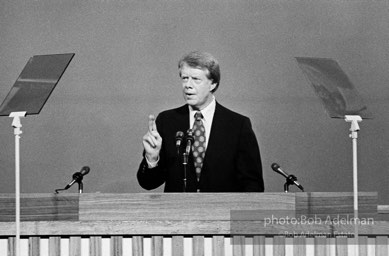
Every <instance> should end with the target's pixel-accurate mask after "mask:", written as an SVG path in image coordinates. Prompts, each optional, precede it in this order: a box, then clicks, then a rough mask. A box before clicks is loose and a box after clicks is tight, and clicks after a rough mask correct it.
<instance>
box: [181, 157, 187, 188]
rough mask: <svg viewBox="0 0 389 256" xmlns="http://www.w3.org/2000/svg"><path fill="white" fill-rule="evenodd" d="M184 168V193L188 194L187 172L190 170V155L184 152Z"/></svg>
mask: <svg viewBox="0 0 389 256" xmlns="http://www.w3.org/2000/svg"><path fill="white" fill-rule="evenodd" d="M182 166H183V168H184V178H183V182H184V183H183V184H184V188H183V191H184V192H186V172H187V168H188V153H186V152H184V153H183V154H182Z"/></svg>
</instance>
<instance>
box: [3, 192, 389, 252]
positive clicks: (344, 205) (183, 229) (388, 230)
mask: <svg viewBox="0 0 389 256" xmlns="http://www.w3.org/2000/svg"><path fill="white" fill-rule="evenodd" d="M377 207H378V209H383V210H381V211H377ZM385 209H387V207H385V206H377V193H374V192H361V193H360V194H359V212H358V214H359V215H358V216H359V220H358V232H359V238H358V239H359V243H358V248H359V255H389V254H388V235H389V225H388V223H389V222H388V221H386V220H385V219H387V217H386V216H387V214H385V211H386V210H385ZM14 211H15V198H14V195H13V194H0V256H3V255H4V256H6V255H7V256H13V255H14V246H15V238H14V237H15V222H14V219H15V216H14ZM353 214H354V213H353V196H352V193H346V192H345V193H320V192H314V193H139V194H101V193H94V194H22V196H21V221H22V222H21V255H28V256H35V255H41V256H44V255H48V256H87V255H88V256H89V255H90V256H125V255H132V256H140V255H141V256H143V255H145V256H146V255H153V256H154V255H174V256H176V255H177V256H183V255H192V256H197V255H205V256H206V255H212V256H216V255H223V256H224V255H351V253H352V252H351V248H352V247H353V245H354V244H355V243H354V241H355V240H354V238H353V232H354V227H355V226H354V222H353Z"/></svg>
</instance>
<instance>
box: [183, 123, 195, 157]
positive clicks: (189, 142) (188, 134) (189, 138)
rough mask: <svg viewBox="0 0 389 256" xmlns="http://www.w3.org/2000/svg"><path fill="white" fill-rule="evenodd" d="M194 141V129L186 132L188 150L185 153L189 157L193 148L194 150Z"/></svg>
mask: <svg viewBox="0 0 389 256" xmlns="http://www.w3.org/2000/svg"><path fill="white" fill-rule="evenodd" d="M193 141H194V138H193V131H192V129H189V130H188V131H187V132H186V149H185V153H186V154H187V155H189V153H190V150H191V148H192V144H193Z"/></svg>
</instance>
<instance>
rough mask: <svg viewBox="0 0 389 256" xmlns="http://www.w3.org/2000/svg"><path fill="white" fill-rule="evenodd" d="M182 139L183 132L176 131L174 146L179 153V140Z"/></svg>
mask: <svg viewBox="0 0 389 256" xmlns="http://www.w3.org/2000/svg"><path fill="white" fill-rule="evenodd" d="M183 139H184V133H183V132H182V131H178V132H177V133H176V148H177V154H178V155H179V154H180V146H181V142H182V140H183Z"/></svg>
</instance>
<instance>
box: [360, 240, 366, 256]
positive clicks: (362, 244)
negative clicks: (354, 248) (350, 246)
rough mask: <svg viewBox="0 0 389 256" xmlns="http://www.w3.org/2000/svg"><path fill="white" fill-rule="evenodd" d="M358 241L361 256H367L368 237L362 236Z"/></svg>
mask: <svg viewBox="0 0 389 256" xmlns="http://www.w3.org/2000/svg"><path fill="white" fill-rule="evenodd" d="M358 241H359V256H367V236H360V237H359V239H358Z"/></svg>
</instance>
